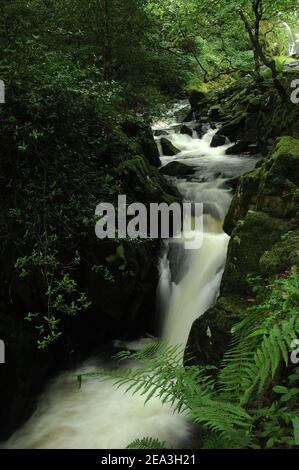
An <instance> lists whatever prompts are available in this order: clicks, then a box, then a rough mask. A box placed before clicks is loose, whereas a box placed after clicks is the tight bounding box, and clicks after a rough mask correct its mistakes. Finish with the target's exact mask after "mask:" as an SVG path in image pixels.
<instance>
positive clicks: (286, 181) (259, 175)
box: [224, 137, 299, 234]
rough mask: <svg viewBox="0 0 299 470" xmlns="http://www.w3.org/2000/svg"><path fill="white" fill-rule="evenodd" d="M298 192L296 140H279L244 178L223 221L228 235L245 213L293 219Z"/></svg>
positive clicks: (283, 138) (296, 212)
mask: <svg viewBox="0 0 299 470" xmlns="http://www.w3.org/2000/svg"><path fill="white" fill-rule="evenodd" d="M298 190H299V140H298V139H294V138H293V137H281V138H279V139H278V140H277V142H276V144H275V147H274V150H273V152H272V153H271V154H270V155H269V156H268V157H266V158H265V159H264V160H261V161H260V162H259V164H258V165H257V167H256V168H255V169H254V170H253V171H251V172H249V173H247V174H246V175H244V176H243V177H242V178H241V180H240V184H239V187H238V190H237V193H236V195H235V198H234V200H233V202H232V205H231V207H230V210H229V213H228V215H227V217H226V220H225V225H224V229H225V230H226V231H227V233H229V234H230V233H231V232H232V230H233V229H234V227H235V226H236V224H237V222H238V220H240V219H242V218H244V217H245V216H246V213H247V212H248V210H257V211H259V212H261V211H262V212H265V213H267V214H269V215H270V216H273V217H277V218H281V219H292V218H296V217H297V214H298Z"/></svg>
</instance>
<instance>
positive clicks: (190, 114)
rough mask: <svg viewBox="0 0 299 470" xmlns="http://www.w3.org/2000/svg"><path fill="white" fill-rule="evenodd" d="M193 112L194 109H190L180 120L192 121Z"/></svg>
mask: <svg viewBox="0 0 299 470" xmlns="http://www.w3.org/2000/svg"><path fill="white" fill-rule="evenodd" d="M193 113H194V111H192V110H191V111H190V112H189V113H188V114H187V116H186V117H185V119H183V121H182V122H191V121H193V119H194V115H193Z"/></svg>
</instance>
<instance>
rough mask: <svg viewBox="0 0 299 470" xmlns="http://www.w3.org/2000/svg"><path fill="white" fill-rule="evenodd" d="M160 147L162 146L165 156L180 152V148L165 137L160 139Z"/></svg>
mask: <svg viewBox="0 0 299 470" xmlns="http://www.w3.org/2000/svg"><path fill="white" fill-rule="evenodd" d="M160 142H161V147H162V152H163V155H165V156H167V157H173V156H175V155H177V154H178V153H180V150H179V149H177V148H176V147H175V146H174V145H173V144H172V143H171V142H170V140H168V139H166V138H165V137H162V139H161V141H160Z"/></svg>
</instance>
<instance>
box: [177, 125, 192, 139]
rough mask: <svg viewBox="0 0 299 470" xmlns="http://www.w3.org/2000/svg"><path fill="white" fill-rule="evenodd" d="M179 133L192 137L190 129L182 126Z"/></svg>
mask: <svg viewBox="0 0 299 470" xmlns="http://www.w3.org/2000/svg"><path fill="white" fill-rule="evenodd" d="M180 132H181V134H184V135H189V136H190V137H192V135H193V131H192V129H190V127H188V126H186V125H184V126H182V128H181V131H180Z"/></svg>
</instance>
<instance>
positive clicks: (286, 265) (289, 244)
mask: <svg viewBox="0 0 299 470" xmlns="http://www.w3.org/2000/svg"><path fill="white" fill-rule="evenodd" d="M259 264H260V270H261V272H262V274H263V275H264V276H267V277H270V276H273V275H277V274H282V273H283V272H285V271H286V270H288V269H290V268H291V267H292V266H299V230H297V231H293V232H290V233H288V234H287V235H286V237H283V240H281V241H280V242H278V243H276V244H275V245H274V246H273V247H272V248H271V249H270V250H267V251H266V252H265V253H264V255H263V256H262V257H261V259H260V263H259Z"/></svg>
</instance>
